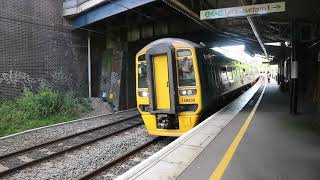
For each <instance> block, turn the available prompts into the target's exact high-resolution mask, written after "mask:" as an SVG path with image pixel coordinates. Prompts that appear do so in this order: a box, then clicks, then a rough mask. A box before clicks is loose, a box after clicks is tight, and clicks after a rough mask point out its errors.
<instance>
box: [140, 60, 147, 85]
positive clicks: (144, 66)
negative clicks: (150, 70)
mask: <svg viewBox="0 0 320 180" xmlns="http://www.w3.org/2000/svg"><path fill="white" fill-rule="evenodd" d="M138 76H139V80H138V81H139V82H138V88H148V84H147V64H146V63H145V62H141V63H140V64H139V65H138Z"/></svg>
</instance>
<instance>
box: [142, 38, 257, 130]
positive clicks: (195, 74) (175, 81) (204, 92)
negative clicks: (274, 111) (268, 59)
mask: <svg viewBox="0 0 320 180" xmlns="http://www.w3.org/2000/svg"><path fill="white" fill-rule="evenodd" d="M257 78H258V71H257V69H256V68H254V67H252V66H251V65H249V64H245V63H241V62H240V61H237V60H233V59H230V58H228V57H226V56H224V55H222V54H220V53H218V52H215V51H213V50H211V49H209V48H207V47H205V46H203V45H200V44H196V43H193V42H191V41H188V40H184V39H177V38H164V39H159V40H156V41H154V42H152V43H150V44H148V45H147V46H145V47H144V48H143V49H141V50H140V51H139V52H138V53H137V55H136V97H137V108H138V110H139V112H140V113H141V116H142V119H143V121H144V123H145V125H146V128H147V130H148V133H149V134H151V135H157V136H180V135H182V134H183V133H185V132H187V131H188V130H190V129H192V128H193V127H195V126H196V125H197V124H198V123H199V121H200V116H201V114H202V113H204V112H205V111H206V110H207V109H208V108H209V107H210V105H214V104H218V103H219V101H222V99H223V98H224V97H226V96H228V95H229V94H231V93H233V92H235V91H237V90H239V89H242V88H243V87H247V86H250V85H252V84H253V83H254V82H255V81H256V80H257Z"/></svg>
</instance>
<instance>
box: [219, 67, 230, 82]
mask: <svg viewBox="0 0 320 180" xmlns="http://www.w3.org/2000/svg"><path fill="white" fill-rule="evenodd" d="M220 71H221V78H222V80H223V81H228V76H227V68H226V67H221V68H220Z"/></svg>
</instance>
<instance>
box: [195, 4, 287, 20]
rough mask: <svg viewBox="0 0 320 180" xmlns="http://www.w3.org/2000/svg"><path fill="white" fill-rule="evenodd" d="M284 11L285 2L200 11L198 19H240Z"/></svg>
mask: <svg viewBox="0 0 320 180" xmlns="http://www.w3.org/2000/svg"><path fill="white" fill-rule="evenodd" d="M284 11H286V2H277V3H267V4H256V5H250V6H240V7H232V8H222V9H210V10H203V11H200V19H201V20H206V19H220V18H228V17H240V16H249V15H262V14H269V13H276V12H284Z"/></svg>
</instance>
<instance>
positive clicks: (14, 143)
mask: <svg viewBox="0 0 320 180" xmlns="http://www.w3.org/2000/svg"><path fill="white" fill-rule="evenodd" d="M134 114H137V112H136V111H130V112H129V111H128V112H124V113H119V114H112V115H108V116H104V117H98V118H94V119H88V120H82V121H76V122H71V123H68V124H62V125H57V126H51V127H48V128H43V129H38V130H34V131H29V132H26V133H23V134H18V135H16V136H11V137H7V138H2V139H0V147H1V148H0V156H1V155H5V154H8V153H10V152H13V151H18V150H21V149H24V148H27V147H31V146H35V145H38V144H42V143H45V142H48V141H51V140H54V139H58V138H62V137H65V136H68V135H71V134H75V133H78V132H82V131H85V130H88V129H91V128H95V127H98V126H102V125H105V124H108V123H111V122H114V121H117V120H119V118H115V117H117V116H123V117H130V116H133V115H134Z"/></svg>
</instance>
